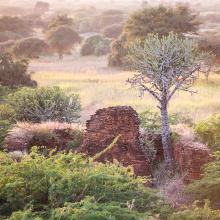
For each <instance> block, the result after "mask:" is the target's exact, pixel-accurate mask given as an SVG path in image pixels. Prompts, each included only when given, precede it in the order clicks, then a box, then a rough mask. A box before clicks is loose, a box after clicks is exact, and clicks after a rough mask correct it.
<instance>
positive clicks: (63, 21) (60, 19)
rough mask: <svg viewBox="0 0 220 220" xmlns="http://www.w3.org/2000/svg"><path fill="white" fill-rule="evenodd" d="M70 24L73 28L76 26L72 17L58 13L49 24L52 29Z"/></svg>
mask: <svg viewBox="0 0 220 220" xmlns="http://www.w3.org/2000/svg"><path fill="white" fill-rule="evenodd" d="M64 25H65V26H70V27H71V28H73V26H74V20H73V19H72V18H71V17H68V16H67V15H57V16H56V17H55V18H53V19H52V20H51V21H50V23H49V25H48V29H49V30H51V29H53V28H57V27H59V26H64Z"/></svg>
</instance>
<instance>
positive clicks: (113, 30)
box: [103, 24, 123, 38]
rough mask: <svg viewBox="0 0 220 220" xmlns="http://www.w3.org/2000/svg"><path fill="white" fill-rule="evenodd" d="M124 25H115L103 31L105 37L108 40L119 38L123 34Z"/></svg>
mask: <svg viewBox="0 0 220 220" xmlns="http://www.w3.org/2000/svg"><path fill="white" fill-rule="evenodd" d="M122 29H123V25H122V24H113V25H111V26H108V27H106V28H105V29H104V30H103V36H104V37H108V38H117V37H118V36H119V35H120V34H121V33H122Z"/></svg>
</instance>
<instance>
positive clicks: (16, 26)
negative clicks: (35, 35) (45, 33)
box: [0, 16, 32, 36]
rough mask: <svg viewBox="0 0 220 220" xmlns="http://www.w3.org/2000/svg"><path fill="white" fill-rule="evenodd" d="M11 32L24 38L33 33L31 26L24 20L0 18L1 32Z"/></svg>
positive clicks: (7, 17)
mask: <svg viewBox="0 0 220 220" xmlns="http://www.w3.org/2000/svg"><path fill="white" fill-rule="evenodd" d="M5 31H11V32H14V33H17V34H20V35H22V36H27V35H29V34H30V33H31V32H32V29H31V28H30V26H29V25H28V24H27V22H25V21H24V20H23V19H21V18H18V17H9V16H4V17H1V18H0V32H5Z"/></svg>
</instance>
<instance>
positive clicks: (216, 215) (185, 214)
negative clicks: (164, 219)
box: [170, 201, 220, 220]
mask: <svg viewBox="0 0 220 220" xmlns="http://www.w3.org/2000/svg"><path fill="white" fill-rule="evenodd" d="M218 219H220V210H212V209H211V208H210V204H209V202H208V201H206V204H205V205H204V207H197V206H196V204H195V205H194V206H193V208H192V209H186V210H183V211H179V212H177V213H174V214H173V215H172V216H171V217H170V220H218Z"/></svg>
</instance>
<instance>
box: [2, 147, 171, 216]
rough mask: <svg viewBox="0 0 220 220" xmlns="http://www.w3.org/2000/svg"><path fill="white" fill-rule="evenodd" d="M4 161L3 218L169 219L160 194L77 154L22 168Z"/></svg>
mask: <svg viewBox="0 0 220 220" xmlns="http://www.w3.org/2000/svg"><path fill="white" fill-rule="evenodd" d="M0 159H1V160H0V161H1V162H0V176H1V178H0V199H1V203H0V211H1V212H0V213H1V215H2V217H3V216H11V218H10V217H9V219H19V218H21V219H22V218H24V217H26V218H27V217H29V218H30V219H34V218H37V217H38V219H39V218H40V219H51V220H52V219H78V217H80V219H107V220H109V219H116V220H121V219H131V220H136V219H138V217H139V216H145V215H146V216H149V215H154V214H157V213H159V212H161V219H165V216H163V213H164V214H165V213H166V212H168V211H169V209H168V207H167V208H165V207H166V206H161V204H162V203H161V202H162V200H161V199H160V198H159V197H158V196H157V195H156V192H155V191H154V190H151V189H149V188H147V187H144V186H143V180H142V179H139V178H137V179H135V178H133V176H132V175H131V173H129V172H128V169H126V168H122V167H120V166H119V165H114V164H106V165H104V164H97V163H93V162H91V161H90V160H85V159H84V158H83V157H82V156H80V155H77V154H72V153H69V154H61V153H59V154H56V155H54V156H50V157H49V158H45V157H44V156H42V155H39V154H38V153H36V152H35V151H33V152H32V153H31V154H30V155H27V156H24V158H23V159H22V160H21V162H19V163H17V162H15V161H13V160H12V159H11V158H10V156H9V155H8V154H5V153H0ZM6 174H7V175H6ZM132 201H133V202H132ZM130 203H131V204H133V208H132V209H129V204H130ZM163 207H164V208H163ZM25 209H26V210H25ZM163 210H164V211H163Z"/></svg>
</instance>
